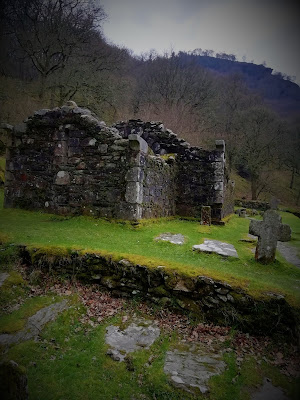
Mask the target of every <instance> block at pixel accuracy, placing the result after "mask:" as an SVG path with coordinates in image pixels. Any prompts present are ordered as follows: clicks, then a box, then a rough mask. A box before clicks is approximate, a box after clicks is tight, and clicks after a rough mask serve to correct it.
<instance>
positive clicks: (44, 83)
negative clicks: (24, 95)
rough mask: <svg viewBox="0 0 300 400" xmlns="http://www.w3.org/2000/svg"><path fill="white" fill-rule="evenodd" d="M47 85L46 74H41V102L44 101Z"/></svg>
mask: <svg viewBox="0 0 300 400" xmlns="http://www.w3.org/2000/svg"><path fill="white" fill-rule="evenodd" d="M45 86H46V75H41V82H40V90H39V99H40V100H41V102H43V100H44V96H45Z"/></svg>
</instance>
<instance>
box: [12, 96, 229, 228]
mask: <svg viewBox="0 0 300 400" xmlns="http://www.w3.org/2000/svg"><path fill="white" fill-rule="evenodd" d="M229 186H230V185H229V184H228V182H227V180H226V173H225V144H224V141H223V140H218V141H217V142H216V149H215V150H213V151H207V150H203V149H201V148H199V147H192V146H190V145H189V144H188V143H187V142H186V141H184V140H183V139H179V138H178V137H177V136H176V134H175V133H173V132H172V131H170V130H169V129H165V128H164V126H163V125H162V124H161V123H159V122H142V121H141V120H129V122H120V123H117V124H115V125H114V126H113V127H108V126H106V124H105V123H104V122H103V121H100V120H99V119H98V118H97V117H96V116H95V115H93V114H92V113H91V112H90V111H89V110H87V109H83V108H80V107H77V105H76V104H75V103H74V102H68V104H67V105H65V106H63V107H61V108H54V109H52V110H49V109H43V110H39V111H36V112H35V113H34V115H33V116H32V117H30V118H28V119H27V120H26V121H25V123H23V124H20V125H17V126H15V127H13V129H12V135H11V144H10V146H8V151H7V162H6V182H5V207H20V208H26V209H40V210H45V211H47V212H51V213H57V214H62V215H81V214H83V215H92V216H96V217H107V218H117V219H126V220H139V219H141V218H155V217H163V216H171V215H181V216H193V217H199V218H200V217H201V210H202V206H210V207H211V218H212V221H213V222H214V221H216V222H217V221H220V219H221V218H222V217H223V216H224V215H226V214H228V213H229V212H232V209H233V204H232V201H231V196H230V194H231V191H230V190H226V188H227V187H229Z"/></svg>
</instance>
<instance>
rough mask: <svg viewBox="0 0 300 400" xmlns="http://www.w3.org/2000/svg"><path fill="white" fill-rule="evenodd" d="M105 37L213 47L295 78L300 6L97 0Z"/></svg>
mask: <svg viewBox="0 0 300 400" xmlns="http://www.w3.org/2000/svg"><path fill="white" fill-rule="evenodd" d="M99 1H100V3H101V4H102V5H103V7H104V10H105V11H106V13H107V14H108V21H107V22H105V24H104V27H103V30H104V34H105V36H106V38H107V39H108V40H109V41H111V42H113V43H115V44H117V45H123V46H125V47H127V48H129V49H131V50H133V52H134V53H135V54H140V53H142V52H147V51H149V50H150V49H155V50H157V51H158V52H159V53H162V52H163V51H165V50H170V49H171V48H173V49H174V50H175V51H179V50H185V51H188V50H194V49H196V48H199V47H201V48H202V49H212V50H214V51H216V52H220V51H225V52H226V53H233V54H236V55H237V57H238V59H239V60H242V57H243V56H244V55H245V56H246V57H247V61H251V60H253V61H254V62H255V63H256V64H261V63H262V62H263V61H265V62H266V63H267V66H269V67H271V68H273V69H274V70H276V71H280V72H283V73H286V74H288V75H294V76H296V77H297V83H298V84H299V83H300V56H299V54H298V53H299V40H300V7H299V6H298V5H297V3H298V2H297V1H293V0H99Z"/></svg>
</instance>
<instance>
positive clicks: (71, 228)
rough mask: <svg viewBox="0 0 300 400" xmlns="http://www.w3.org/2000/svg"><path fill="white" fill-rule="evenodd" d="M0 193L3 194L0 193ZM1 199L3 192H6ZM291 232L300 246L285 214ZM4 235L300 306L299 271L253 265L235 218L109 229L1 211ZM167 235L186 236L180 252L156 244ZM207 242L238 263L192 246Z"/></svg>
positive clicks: (295, 223)
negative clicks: (231, 253) (227, 249)
mask: <svg viewBox="0 0 300 400" xmlns="http://www.w3.org/2000/svg"><path fill="white" fill-rule="evenodd" d="M0 193H1V191H0ZM2 198H3V192H2ZM282 214H283V216H284V220H285V219H287V220H288V222H289V223H290V225H291V226H292V229H293V236H292V239H293V241H292V242H293V243H296V244H297V243H298V242H299V231H300V220H299V218H297V217H295V216H294V215H292V214H288V213H282ZM0 221H1V225H0V235H2V236H8V237H9V239H10V241H12V242H14V243H17V244H26V245H33V246H37V247H39V246H41V247H48V248H49V250H51V248H52V247H53V246H58V247H61V248H63V249H76V250H82V251H86V252H104V253H106V254H108V253H110V254H112V255H114V256H115V257H116V258H120V257H126V258H128V259H130V260H132V261H133V262H138V263H142V264H144V265H153V266H158V265H165V266H167V267H170V268H174V269H177V270H178V271H180V272H182V273H184V274H187V275H191V276H196V275H206V276H210V277H212V278H215V279H223V280H226V281H227V282H229V283H231V284H232V285H234V286H239V287H243V288H244V289H245V290H248V292H249V293H251V294H253V295H256V296H259V295H261V294H262V293H263V292H270V291H272V292H276V293H282V294H284V295H286V296H287V299H288V300H289V301H290V302H291V303H293V304H296V305H299V304H300V294H299V287H298V286H299V285H298V282H299V280H300V270H299V269H297V268H296V267H294V266H292V265H290V264H288V263H287V262H285V261H284V259H283V258H281V257H280V256H278V260H277V261H276V262H274V263H273V264H270V265H261V264H258V263H256V262H255V260H254V256H253V254H252V253H251V246H252V247H253V246H254V245H251V244H248V243H242V242H239V240H240V239H241V238H243V237H245V235H247V232H248V228H249V220H247V219H243V218H239V217H237V216H233V217H232V218H231V219H230V220H229V222H228V223H227V224H226V226H223V227H222V226H211V227H206V226H201V225H200V224H199V222H197V221H185V220H179V219H171V220H168V219H162V220H160V221H156V222H153V221H149V222H147V221H146V222H144V223H142V224H141V225H139V226H136V227H134V226H132V225H130V224H128V223H127V224H125V223H123V224H122V223H111V222H108V221H105V220H97V219H93V218H88V217H73V218H63V217H59V216H54V215H50V214H45V213H42V212H30V211H25V210H20V209H3V208H2V207H1V208H0ZM164 232H171V233H182V234H183V235H184V236H185V238H186V242H185V244H184V245H182V246H178V245H173V244H170V243H166V242H157V241H155V240H154V238H155V237H156V236H158V235H159V234H161V233H164ZM205 238H211V239H217V240H221V241H224V242H228V243H231V244H233V245H234V246H235V248H236V249H237V252H238V254H239V260H235V259H223V258H222V257H220V256H218V255H209V254H203V253H201V254H200V253H196V252H194V251H192V246H193V245H194V244H199V243H201V242H203V240H204V239H205Z"/></svg>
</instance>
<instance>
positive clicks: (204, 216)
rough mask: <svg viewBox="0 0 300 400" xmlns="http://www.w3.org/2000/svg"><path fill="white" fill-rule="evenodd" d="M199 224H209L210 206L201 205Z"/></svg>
mask: <svg viewBox="0 0 300 400" xmlns="http://www.w3.org/2000/svg"><path fill="white" fill-rule="evenodd" d="M201 225H211V207H210V206H202V207H201Z"/></svg>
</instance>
